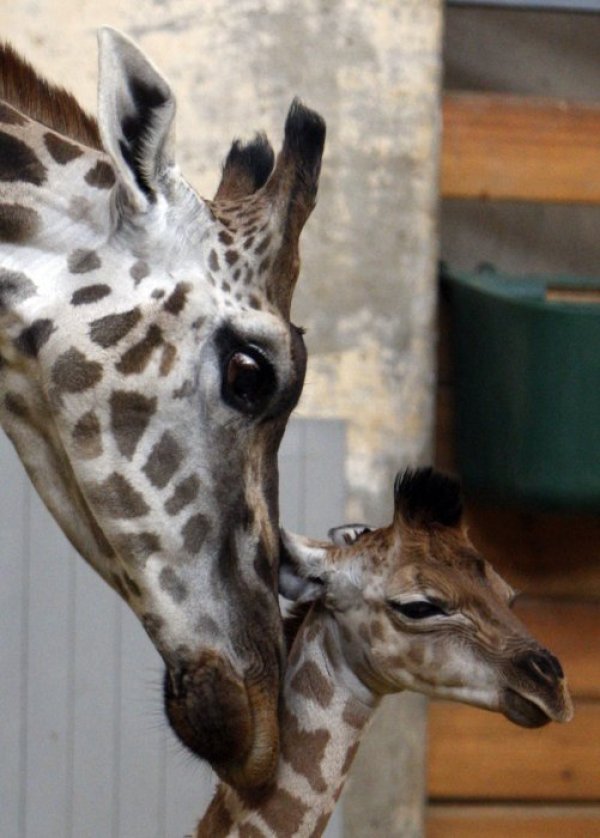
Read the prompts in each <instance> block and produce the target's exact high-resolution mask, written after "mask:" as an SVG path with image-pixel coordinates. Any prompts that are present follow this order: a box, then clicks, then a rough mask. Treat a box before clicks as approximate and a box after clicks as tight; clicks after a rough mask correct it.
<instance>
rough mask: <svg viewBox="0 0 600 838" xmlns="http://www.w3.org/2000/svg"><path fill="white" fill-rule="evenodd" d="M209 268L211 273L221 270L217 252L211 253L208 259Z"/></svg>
mask: <svg viewBox="0 0 600 838" xmlns="http://www.w3.org/2000/svg"><path fill="white" fill-rule="evenodd" d="M208 267H209V268H210V269H211V271H215V272H216V271H218V270H219V257H218V256H217V251H216V250H211V251H210V256H209V257H208Z"/></svg>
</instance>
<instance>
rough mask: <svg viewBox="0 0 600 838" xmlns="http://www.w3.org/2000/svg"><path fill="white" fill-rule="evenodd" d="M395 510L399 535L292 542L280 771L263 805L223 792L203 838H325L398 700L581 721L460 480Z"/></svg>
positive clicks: (394, 531)
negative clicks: (388, 708)
mask: <svg viewBox="0 0 600 838" xmlns="http://www.w3.org/2000/svg"><path fill="white" fill-rule="evenodd" d="M394 505H395V513H394V519H393V521H392V523H391V525H390V526H389V527H383V528H381V529H378V530H370V529H369V527H365V526H350V527H338V528H337V529H335V530H332V531H331V533H330V535H331V536H332V537H333V539H334V543H333V544H329V543H325V542H319V541H312V540H310V539H306V538H302V537H300V536H296V535H291V534H288V533H285V532H284V533H282V539H283V544H284V550H283V557H284V561H283V563H282V572H281V580H280V584H281V590H282V593H283V594H284V595H285V596H287V597H289V598H290V599H294V600H296V601H297V602H300V603H302V602H305V603H307V604H308V610H304V611H299V612H298V616H297V618H296V623H295V625H294V626H293V628H294V631H293V632H292V636H293V644H292V646H291V651H290V656H289V662H288V667H287V671H286V675H285V682H284V689H283V698H282V709H281V755H280V758H279V769H278V772H277V776H276V778H275V783H274V784H273V786H272V788H271V789H270V790H269V791H268V792H267V793H266V794H265V795H263V796H261V797H260V798H259V799H252V798H249V797H247V796H246V797H243V796H240V795H239V794H237V793H236V792H235V791H234V790H232V789H230V788H227V787H226V786H224V785H221V786H220V787H219V789H218V790H217V793H216V795H215V797H214V799H213V801H212V802H211V804H210V806H209V808H208V810H207V812H206V814H205V816H204V818H203V819H202V820H201V821H200V823H199V824H198V827H197V831H196V838H226V837H227V838H234V836H236V838H273V836H276V837H277V838H318V836H320V835H321V834H322V832H323V830H324V829H325V827H326V825H327V822H328V821H329V818H330V816H331V813H332V811H333V808H334V806H335V804H336V802H337V800H338V798H339V796H340V794H341V792H342V789H343V786H344V782H345V780H346V777H347V775H348V771H349V769H350V766H351V765H352V761H353V759H354V757H355V756H356V752H357V750H358V747H359V745H360V741H361V738H362V736H363V734H364V732H365V729H366V727H367V725H368V724H369V722H370V720H371V718H372V717H373V714H374V713H375V711H376V710H377V707H378V705H379V704H380V702H381V699H382V698H383V697H384V696H385V695H387V694H390V693H396V692H401V691H402V690H405V689H409V690H415V691H417V692H421V693H425V694H426V695H430V696H435V697H438V698H446V699H452V700H454V701H461V702H464V703H466V704H473V705H475V706H478V707H484V708H487V709H488V710H494V711H499V712H501V713H504V715H505V716H506V717H507V718H508V719H510V720H511V721H512V722H514V723H515V724H518V725H521V726H523V727H540V726H541V725H544V724H547V723H548V722H550V721H557V722H565V721H568V720H569V719H570V718H571V716H572V705H571V699H570V696H569V693H568V690H567V686H566V681H565V678H564V674H563V671H562V668H561V665H560V663H559V662H558V660H557V659H556V658H555V657H554V656H553V655H552V654H551V653H550V652H548V651H547V650H546V649H544V648H543V647H541V646H540V644H539V643H538V642H537V641H536V640H534V638H533V637H532V636H531V635H530V634H529V633H528V631H527V629H526V628H525V627H524V626H523V625H522V623H520V622H519V620H518V619H517V618H516V617H515V615H514V614H513V612H512V611H511V609H510V604H511V601H512V599H513V596H514V594H513V591H512V590H511V588H510V587H509V586H508V585H507V584H506V582H504V581H503V580H502V579H501V577H500V576H499V575H498V574H497V573H495V572H494V570H493V569H492V567H491V566H490V565H489V564H488V563H487V562H486V561H485V560H484V559H483V558H482V557H481V556H479V555H478V553H477V552H476V550H475V549H474V548H473V545H472V544H471V543H470V541H469V539H468V537H467V535H466V531H465V527H464V525H463V523H462V504H461V496H460V490H459V486H458V483H456V481H454V480H453V479H451V478H448V477H446V476H444V475H441V474H439V473H437V472H435V471H433V470H432V469H420V470H418V471H415V472H410V471H409V472H406V473H405V474H404V475H403V476H402V477H399V478H398V479H397V481H396V484H395V486H394ZM311 603H314V604H312V605H311Z"/></svg>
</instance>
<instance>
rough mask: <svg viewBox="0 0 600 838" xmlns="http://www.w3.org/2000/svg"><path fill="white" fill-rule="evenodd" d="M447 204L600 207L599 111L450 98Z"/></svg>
mask: <svg viewBox="0 0 600 838" xmlns="http://www.w3.org/2000/svg"><path fill="white" fill-rule="evenodd" d="M443 121H444V137H443V143H442V164H441V166H442V169H441V192H442V196H443V197H445V198H489V199H494V200H517V201H546V202H552V203H584V204H586V203H590V204H598V203H600V106H598V105H592V104H582V103H575V102H565V101H560V100H551V99H535V98H529V97H517V96H505V95H500V94H489V93H485V94H478V93H447V94H446V95H445V96H444V102H443Z"/></svg>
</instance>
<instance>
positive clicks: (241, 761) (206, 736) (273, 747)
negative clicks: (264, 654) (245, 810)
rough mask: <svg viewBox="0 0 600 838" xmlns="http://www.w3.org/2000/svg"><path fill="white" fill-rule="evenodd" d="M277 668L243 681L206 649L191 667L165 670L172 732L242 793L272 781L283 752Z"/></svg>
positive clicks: (266, 785)
mask: <svg viewBox="0 0 600 838" xmlns="http://www.w3.org/2000/svg"><path fill="white" fill-rule="evenodd" d="M278 693H279V669H278V668H277V671H276V672H272V673H269V674H266V675H264V676H263V677H262V678H260V679H258V678H255V677H251V678H250V677H249V678H246V680H242V679H240V678H239V676H238V675H237V674H236V673H235V671H234V670H233V668H232V667H231V665H230V664H229V663H228V661H227V660H226V659H225V658H223V657H222V656H220V655H217V654H215V653H214V652H211V651H204V652H202V654H201V656H200V658H199V659H198V660H197V661H195V663H194V665H193V666H190V667H187V668H186V669H185V670H181V671H180V672H179V673H177V674H174V673H172V672H170V671H169V670H167V673H166V676H165V687H164V698H165V710H166V713H167V717H168V719H169V722H170V724H171V727H172V728H173V730H174V732H175V733H176V735H177V736H178V738H179V739H180V740H181V742H182V743H183V744H184V745H186V747H188V748H189V749H190V750H191V751H192V752H193V753H194V754H196V755H197V756H199V757H201V758H202V759H205V760H207V761H208V762H209V763H210V764H211V766H212V767H213V768H214V769H215V771H216V772H217V774H218V775H219V777H220V778H221V779H222V780H224V781H225V782H226V783H228V784H229V785H231V786H233V787H234V788H235V789H236V790H237V791H238V792H240V793H242V794H244V793H245V794H250V793H252V794H255V793H259V792H260V791H261V790H262V789H264V788H266V787H268V786H269V784H270V783H271V782H272V780H273V777H274V774H275V769H276V766H277V758H278V753H279V728H278V721H277V704H278Z"/></svg>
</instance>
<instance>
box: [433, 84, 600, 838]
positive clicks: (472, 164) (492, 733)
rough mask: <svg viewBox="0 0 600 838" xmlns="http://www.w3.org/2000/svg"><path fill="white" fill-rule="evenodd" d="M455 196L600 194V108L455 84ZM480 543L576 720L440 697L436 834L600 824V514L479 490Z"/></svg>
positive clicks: (448, 106) (450, 129)
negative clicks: (567, 689) (558, 510)
mask: <svg viewBox="0 0 600 838" xmlns="http://www.w3.org/2000/svg"><path fill="white" fill-rule="evenodd" d="M444 128H445V135H444V144H443V149H444V150H443V156H442V158H443V162H442V194H443V195H444V196H445V197H460V198H465V199H478V198H482V197H483V198H486V199H488V198H489V199H493V200H494V199H495V200H504V199H517V200H533V201H555V202H556V201H568V202H577V203H600V177H599V174H598V173H599V172H600V143H599V142H598V137H599V136H600V108H599V107H593V106H589V107H588V106H578V105H569V104H567V103H559V102H540V101H539V100H533V101H532V100H524V99H521V100H518V99H515V98H506V97H499V96H490V95H487V94H486V95H471V94H456V95H454V94H453V95H447V96H446V97H445V102H444ZM439 315H440V321H439V360H438V375H439V380H438V390H437V427H436V451H437V453H436V460H437V464H438V466H439V467H440V468H443V469H446V470H449V471H455V472H456V471H459V469H458V467H457V463H456V459H455V450H454V440H453V436H454V421H455V415H454V384H455V378H456V371H455V370H454V368H453V364H452V357H451V329H452V323H451V318H450V312H449V310H448V307H447V303H446V302H445V301H444V300H443V299H442V301H441V304H440V312H439ZM467 520H468V523H469V528H470V534H471V538H472V540H473V542H474V543H475V545H476V546H477V547H478V548H479V549H480V551H481V552H482V553H483V555H485V556H486V557H487V558H488V559H489V560H490V561H491V562H492V563H493V564H494V566H495V567H496V568H497V569H498V570H499V571H500V572H501V573H502V574H503V575H504V576H505V577H506V579H507V580H508V581H509V582H510V583H511V584H512V585H513V586H514V587H515V588H517V589H519V590H522V591H524V592H525V596H524V597H522V599H521V601H520V603H519V604H518V605H517V610H518V612H519V613H520V616H521V617H522V619H523V620H524V622H525V623H526V624H527V625H528V626H530V628H531V630H532V632H533V633H534V634H535V635H536V636H537V637H538V638H539V639H540V641H542V642H543V643H544V644H546V645H547V646H548V647H549V648H551V649H552V650H553V651H554V652H555V653H556V654H557V655H558V657H559V658H560V660H561V661H562V663H563V665H564V668H565V671H566V674H567V677H568V679H569V682H570V685H571V689H572V693H573V696H574V699H575V718H574V720H573V721H572V722H571V723H570V724H568V725H564V726H559V725H551V726H549V727H545V728H542V729H540V730H536V731H526V730H523V729H520V728H517V727H516V726H514V725H511V724H510V722H508V721H506V720H505V719H503V718H502V717H501V716H498V715H495V714H491V713H485V712H484V711H481V710H475V709H471V708H466V707H462V706H459V705H451V704H445V703H442V702H438V703H433V704H432V705H431V708H430V716H429V761H428V794H429V807H428V825H427V835H428V838H475V836H477V837H479V836H482V835H485V836H486V838H501V836H502V838H504V836H506V835H510V836H511V838H541V837H542V836H550V838H553V836H557V837H558V836H559V835H560V836H563V835H570V836H575V837H576V838H593V836H600V770H599V768H598V767H599V766H600V654H599V650H600V517H599V516H593V515H579V514H576V513H572V514H551V513H532V512H528V511H525V510H520V509H509V508H491V507H487V506H485V505H483V504H481V503H478V502H477V500H476V499H475V498H468V499H467Z"/></svg>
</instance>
